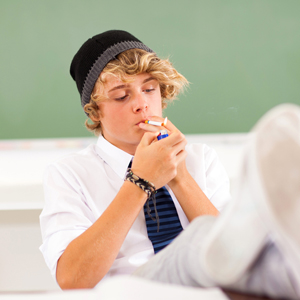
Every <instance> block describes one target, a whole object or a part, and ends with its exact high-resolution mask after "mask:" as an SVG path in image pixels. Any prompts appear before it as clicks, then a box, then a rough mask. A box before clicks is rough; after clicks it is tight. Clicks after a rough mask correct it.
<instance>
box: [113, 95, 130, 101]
mask: <svg viewBox="0 0 300 300" xmlns="http://www.w3.org/2000/svg"><path fill="white" fill-rule="evenodd" d="M127 96H128V95H125V96H123V97H120V98H115V100H118V101H121V100H125V99H126V97H127Z"/></svg>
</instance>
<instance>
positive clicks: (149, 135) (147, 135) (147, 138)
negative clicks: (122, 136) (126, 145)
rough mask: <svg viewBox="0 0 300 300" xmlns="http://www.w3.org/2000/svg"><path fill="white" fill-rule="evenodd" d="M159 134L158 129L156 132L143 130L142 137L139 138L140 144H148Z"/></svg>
mask: <svg viewBox="0 0 300 300" xmlns="http://www.w3.org/2000/svg"><path fill="white" fill-rule="evenodd" d="M158 135H159V131H157V132H150V131H148V132H145V133H144V135H143V137H142V139H141V142H140V145H142V146H149V145H150V144H151V143H152V142H153V141H154V140H155V139H156V137H157V136H158Z"/></svg>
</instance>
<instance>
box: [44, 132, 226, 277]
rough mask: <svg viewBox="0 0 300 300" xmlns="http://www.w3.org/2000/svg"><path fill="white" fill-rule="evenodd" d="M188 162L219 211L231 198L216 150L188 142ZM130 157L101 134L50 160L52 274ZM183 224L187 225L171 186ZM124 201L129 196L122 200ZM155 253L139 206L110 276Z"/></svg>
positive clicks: (47, 217)
mask: <svg viewBox="0 0 300 300" xmlns="http://www.w3.org/2000/svg"><path fill="white" fill-rule="evenodd" d="M186 150H187V152H188V156H187V158H186V166H187V169H188V171H189V172H190V174H191V175H192V176H193V178H194V179H195V181H196V182H197V183H198V185H199V186H200V187H201V189H202V191H203V192H204V193H205V194H206V196H207V197H208V198H209V199H210V201H211V202H212V203H213V204H214V206H215V207H216V208H217V209H218V210H219V211H220V210H221V209H222V208H223V207H224V205H225V204H226V203H227V202H228V200H229V199H230V194H229V179H228V176H227V174H226V171H225V169H224V168H223V166H222V165H221V163H220V161H219V159H218V157H217V155H216V152H215V151H214V150H213V149H211V148H209V147H208V146H207V145H205V144H192V145H187V146H186ZM131 159H132V155H130V154H128V153H126V152H124V151H122V150H120V149H119V148H117V147H115V146H113V145H112V144H110V143H109V142H108V141H107V140H105V139H104V138H103V137H102V136H100V137H99V139H98V141H97V144H96V145H90V146H89V147H87V148H86V149H84V150H82V151H80V152H78V153H74V154H71V155H67V156H66V157H64V158H62V159H60V160H59V161H57V162H54V163H52V164H50V165H49V166H48V167H47V169H46V173H45V178H44V191H45V207H44V209H43V211H42V213H41V215H40V223H41V231H42V238H43V244H42V245H41V247H40V250H41V252H42V254H43V255H44V258H45V261H46V264H47V266H48V267H49V269H50V271H51V274H52V275H53V277H54V278H56V276H55V274H56V265H57V261H58V259H59V257H60V256H61V255H62V253H63V252H64V250H65V249H66V247H67V246H68V244H69V243H70V242H71V241H72V240H74V239H75V238H76V237H78V236H79V235H80V234H82V233H83V232H84V231H85V230H86V229H88V228H89V227H90V226H91V225H92V224H93V223H94V222H95V221H96V220H97V219H98V218H99V217H100V216H101V214H102V213H103V212H104V211H105V209H106V208H107V207H108V206H109V204H110V203H111V202H112V201H113V199H114V198H115V196H116V194H117V193H118V191H119V190H120V188H121V186H122V184H123V182H124V177H125V173H126V170H127V167H128V164H129V162H130V160H131ZM167 189H168V190H169V192H170V194H171V196H172V199H173V201H174V204H175V207H176V209H177V212H178V216H179V219H180V222H181V225H182V227H183V228H186V227H187V225H188V224H189V221H188V219H187V217H186V216H185V214H184V212H183V210H182V208H181V206H180V204H179V203H178V201H177V199H176V197H175V196H174V194H173V192H172V191H171V190H170V188H169V187H168V186H167ZM124 201H126V199H124ZM153 255H154V251H153V246H152V243H151V241H150V240H149V239H148V236H147V228H146V224H145V217H144V212H143V210H141V212H140V213H139V215H138V217H137V219H136V220H135V222H134V224H133V225H132V228H131V229H130V231H129V233H128V235H127V236H126V238H125V240H124V243H123V245H122V247H121V249H120V251H119V253H118V256H117V258H116V260H115V261H114V263H113V265H112V267H111V268H110V270H109V271H108V273H107V275H106V277H109V276H113V275H117V274H130V273H132V272H133V271H134V270H135V269H136V268H137V267H139V266H140V265H142V264H143V263H145V262H147V261H148V260H149V258H151V257H152V256H153Z"/></svg>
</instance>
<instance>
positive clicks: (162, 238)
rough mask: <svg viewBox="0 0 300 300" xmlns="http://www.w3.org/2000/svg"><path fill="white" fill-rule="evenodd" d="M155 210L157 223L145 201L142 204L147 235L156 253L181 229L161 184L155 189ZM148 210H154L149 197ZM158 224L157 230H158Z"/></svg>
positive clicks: (173, 207) (170, 200)
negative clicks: (150, 214)
mask: <svg viewBox="0 0 300 300" xmlns="http://www.w3.org/2000/svg"><path fill="white" fill-rule="evenodd" d="M155 198H156V205H155V206H156V210H157V215H158V217H159V225H158V222H157V221H156V220H153V219H152V218H151V217H150V216H149V214H148V211H147V202H146V203H145V205H144V214H145V220H146V225H147V233H148V237H149V239H150V241H151V243H152V245H153V249H154V253H155V254H156V253H157V252H159V251H160V250H162V249H163V248H164V247H166V246H167V245H169V244H170V243H171V242H172V241H173V240H174V239H175V237H176V236H177V235H178V234H179V233H180V232H181V231H182V230H183V228H182V226H181V223H180V220H179V217H178V214H177V210H176V208H175V205H174V202H173V200H172V198H171V195H170V194H169V192H168V190H167V189H166V188H165V187H164V186H163V187H162V188H160V189H158V190H157V193H156V195H155ZM147 201H149V203H148V204H149V207H150V212H154V211H155V206H154V203H153V201H152V199H151V198H149V199H148V200H147ZM158 226H159V231H158Z"/></svg>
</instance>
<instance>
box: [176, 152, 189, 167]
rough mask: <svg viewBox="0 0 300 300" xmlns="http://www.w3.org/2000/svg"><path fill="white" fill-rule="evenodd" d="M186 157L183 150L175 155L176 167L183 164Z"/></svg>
mask: <svg viewBox="0 0 300 300" xmlns="http://www.w3.org/2000/svg"><path fill="white" fill-rule="evenodd" d="M186 157H187V152H186V151H185V150H182V151H180V152H179V153H178V154H177V155H176V163H177V166H178V165H179V164H180V163H181V162H183V161H184V160H185V159H186Z"/></svg>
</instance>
